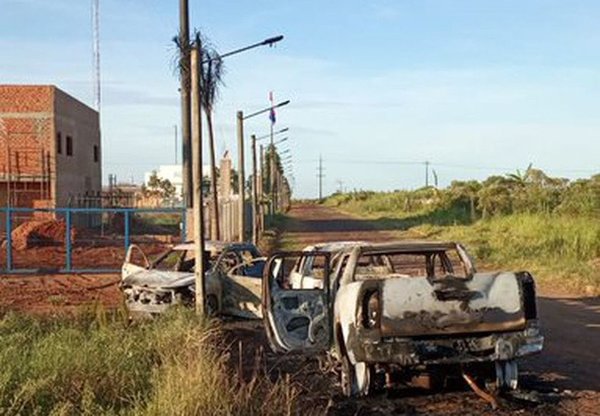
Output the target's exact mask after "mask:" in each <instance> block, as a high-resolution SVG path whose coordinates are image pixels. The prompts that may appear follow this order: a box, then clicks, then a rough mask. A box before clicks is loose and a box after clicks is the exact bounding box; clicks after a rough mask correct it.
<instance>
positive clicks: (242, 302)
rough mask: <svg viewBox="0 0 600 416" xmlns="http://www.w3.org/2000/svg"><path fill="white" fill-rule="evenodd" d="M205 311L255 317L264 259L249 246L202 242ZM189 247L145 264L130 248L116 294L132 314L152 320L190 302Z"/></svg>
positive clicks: (192, 263)
mask: <svg viewBox="0 0 600 416" xmlns="http://www.w3.org/2000/svg"><path fill="white" fill-rule="evenodd" d="M205 250H206V253H205V254H206V255H205V258H206V264H205V266H204V269H205V270H206V272H205V286H206V287H205V288H204V290H205V299H206V305H205V307H206V310H207V313H208V314H209V315H217V314H223V315H233V316H238V317H242V318H251V319H252V318H260V317H261V316H262V315H261V309H260V302H261V290H262V288H261V278H262V274H263V270H264V266H265V263H266V261H265V260H266V259H265V258H264V257H261V255H260V252H259V251H258V249H257V248H256V246H254V245H253V244H248V243H223V242H217V241H207V242H206V246H205ZM194 266H195V258H194V244H193V243H191V242H188V243H183V244H178V245H175V246H173V247H172V248H171V249H169V250H167V251H166V252H165V253H163V254H162V255H159V256H158V257H157V258H156V259H154V260H152V261H150V260H148V258H147V257H146V255H145V254H144V253H143V252H142V250H141V249H140V248H139V247H138V246H136V245H132V246H131V247H130V248H129V250H128V252H127V256H126V259H125V263H124V264H123V266H122V269H121V290H122V291H123V294H124V296H125V305H126V306H127V309H128V310H129V312H130V313H131V315H132V316H133V315H135V316H139V315H150V316H151V315H156V314H160V313H162V312H164V311H165V310H166V309H167V308H168V307H170V306H171V305H175V304H182V305H186V306H193V305H194V302H195V277H194Z"/></svg>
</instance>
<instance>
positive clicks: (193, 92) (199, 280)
mask: <svg viewBox="0 0 600 416" xmlns="http://www.w3.org/2000/svg"><path fill="white" fill-rule="evenodd" d="M182 4H183V3H182ZM184 11H185V14H187V7H186V10H184ZM186 18H187V16H186ZM282 39H283V36H276V37H272V38H268V39H265V40H264V41H262V42H259V43H255V44H253V45H250V46H247V47H245V48H240V49H237V50H234V51H231V52H229V53H226V54H223V55H221V56H220V57H219V58H218V59H222V58H225V57H227V56H231V55H235V54H237V53H240V52H244V51H247V50H249V49H253V48H256V47H258V46H264V45H269V46H273V44H275V43H276V42H279V41H281V40H282ZM188 42H189V40H186V43H185V45H186V46H187V43H188ZM186 59H189V64H190V66H189V68H190V72H189V73H187V74H185V75H190V86H185V89H186V91H187V95H186V94H184V93H183V92H182V104H183V99H184V98H185V99H186V100H189V104H190V105H189V108H186V106H185V105H183V106H182V113H183V114H184V115H183V117H182V118H183V121H184V122H188V123H189V127H190V135H189V137H184V138H183V140H184V141H185V140H187V141H188V143H185V144H184V149H185V150H189V152H188V155H187V156H188V158H189V159H191V160H189V159H188V160H184V163H183V170H184V172H183V181H184V186H187V187H188V190H187V191H186V192H187V195H186V198H188V199H189V196H190V195H189V190H192V196H193V204H192V208H193V213H192V214H193V215H192V218H193V223H194V225H193V229H194V231H195V236H194V240H195V241H194V259H195V264H196V267H195V272H194V279H195V283H196V299H195V300H196V310H197V311H198V312H199V313H201V314H204V312H205V308H204V306H205V305H204V301H205V299H204V272H205V270H204V249H205V244H204V212H203V211H204V209H203V201H202V199H203V198H202V88H201V86H202V65H203V64H204V63H205V62H203V61H202V45H201V44H200V40H199V39H197V42H195V43H194V45H193V48H192V50H191V51H190V56H189V58H187V57H186ZM209 61H210V59H209V60H207V61H206V62H209ZM182 85H183V83H182ZM188 88H189V89H188ZM288 102H289V101H288ZM186 116H190V117H188V119H187V120H186ZM242 133H243V131H242ZM242 156H243V147H242ZM242 161H243V159H242ZM186 165H187V166H186ZM192 168H193V169H192ZM190 170H193V171H190ZM241 172H242V180H243V165H242V167H241ZM186 177H187V183H186ZM192 178H193V180H191V179H192ZM215 179H216V178H213V181H214V180H215ZM190 183H191V184H192V185H193V186H191V187H190ZM243 187H244V182H241V188H242V192H241V200H242V207H243V199H244V197H243V195H244V191H243ZM215 203H216V201H215ZM242 218H243V212H242ZM242 230H243V228H242ZM242 239H243V232H242Z"/></svg>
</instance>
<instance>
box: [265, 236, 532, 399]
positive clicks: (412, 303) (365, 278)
mask: <svg viewBox="0 0 600 416" xmlns="http://www.w3.org/2000/svg"><path fill="white" fill-rule="evenodd" d="M333 257H335V259H334V260H333V261H332V253H329V252H318V251H316V252H295V253H291V252H290V253H279V254H275V255H274V256H272V257H271V258H270V259H269V262H268V263H267V266H266V270H265V278H264V279H263V315H264V319H265V325H266V330H267V334H268V337H269V340H270V343H271V345H272V347H273V348H274V349H275V350H276V351H279V352H288V351H301V352H307V353H312V354H314V353H316V352H325V351H327V352H330V353H331V354H332V355H333V356H334V357H335V358H336V360H337V361H338V362H339V363H340V364H341V366H340V367H341V369H340V372H341V384H342V389H343V391H344V393H345V394H346V395H366V394H369V392H370V391H372V390H373V388H374V387H375V386H378V387H381V386H386V385H387V386H390V385H394V384H396V382H398V383H407V382H409V381H410V380H412V379H415V378H419V377H423V376H433V377H445V376H446V375H449V374H452V373H453V372H457V373H458V374H463V375H466V373H467V372H468V373H470V374H473V375H476V376H477V377H482V378H484V379H487V381H488V383H489V384H488V386H490V385H493V386H497V387H498V388H500V389H514V388H516V386H517V380H518V371H517V359H519V358H521V357H524V356H527V355H530V354H533V353H537V352H540V351H541V350H542V346H543V337H542V335H541V334H540V330H539V327H538V316H537V308H536V299H535V285H534V281H533V278H532V276H531V275H530V274H529V273H527V272H519V273H511V272H494V273H477V272H476V270H475V268H474V266H473V263H472V261H471V259H470V257H469V256H468V254H467V253H466V251H465V249H464V248H463V247H462V246H461V245H460V244H456V243H438V242H397V243H389V244H366V243H360V244H356V245H353V246H350V247H344V248H342V250H341V251H340V252H337V253H336V254H335V256H333ZM308 258H310V259H311V260H310V265H311V267H310V268H308V267H301V265H306V264H308V262H307V259H308ZM299 273H300V274H303V275H305V276H303V277H304V278H308V280H306V281H310V282H312V283H311V285H310V287H309V285H302V286H301V287H297V285H292V284H291V281H292V280H295V281H297V280H298V274H299ZM294 286H296V287H294ZM467 377H470V376H467Z"/></svg>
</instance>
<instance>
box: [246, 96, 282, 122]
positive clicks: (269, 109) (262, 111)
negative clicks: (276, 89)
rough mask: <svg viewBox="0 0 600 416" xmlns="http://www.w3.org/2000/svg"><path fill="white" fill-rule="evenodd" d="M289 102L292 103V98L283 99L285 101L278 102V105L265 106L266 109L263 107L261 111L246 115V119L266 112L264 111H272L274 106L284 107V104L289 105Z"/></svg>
mask: <svg viewBox="0 0 600 416" xmlns="http://www.w3.org/2000/svg"><path fill="white" fill-rule="evenodd" d="M289 103H290V100H287V101H283V102H281V103H279V104H276V105H274V106H273V107H267V108H264V109H262V110H260V111H257V112H255V113H252V114H248V115H247V116H244V120H247V119H249V118H252V117H256V116H259V115H261V114H264V113H266V112H267V111H271V109H272V108H279V107H283V106H284V105H288V104H289Z"/></svg>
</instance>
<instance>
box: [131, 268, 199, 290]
mask: <svg viewBox="0 0 600 416" xmlns="http://www.w3.org/2000/svg"><path fill="white" fill-rule="evenodd" d="M122 285H124V286H145V287H151V288H164V289H174V288H178V287H185V286H193V285H194V273H181V272H169V271H161V270H143V271H140V272H137V273H133V274H131V275H129V276H127V277H125V278H124V279H123V280H122Z"/></svg>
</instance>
